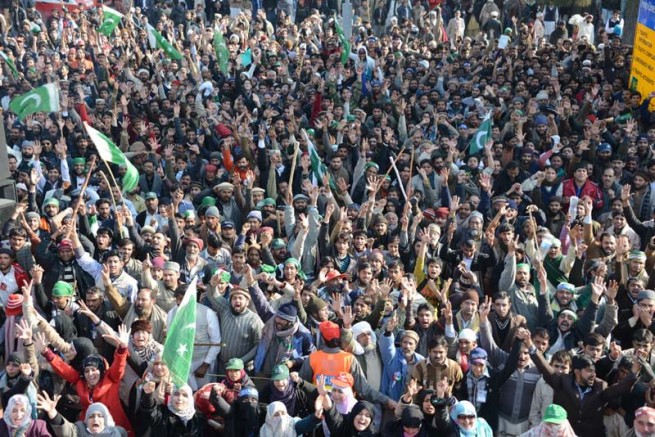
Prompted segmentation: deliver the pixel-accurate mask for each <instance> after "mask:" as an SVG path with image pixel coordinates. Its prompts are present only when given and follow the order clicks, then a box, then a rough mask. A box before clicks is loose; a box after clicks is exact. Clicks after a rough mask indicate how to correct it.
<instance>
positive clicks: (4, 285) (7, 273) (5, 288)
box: [0, 248, 29, 306]
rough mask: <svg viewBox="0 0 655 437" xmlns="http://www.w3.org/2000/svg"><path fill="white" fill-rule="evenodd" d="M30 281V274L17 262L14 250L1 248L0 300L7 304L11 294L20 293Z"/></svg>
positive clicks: (4, 304)
mask: <svg viewBox="0 0 655 437" xmlns="http://www.w3.org/2000/svg"><path fill="white" fill-rule="evenodd" d="M28 282H29V275H28V274H27V272H26V271H25V270H23V268H22V267H21V266H20V265H19V264H18V263H16V262H15V258H14V252H13V251H12V250H11V249H8V248H0V301H1V302H2V305H3V306H6V305H7V299H8V298H9V295H10V294H14V293H20V290H21V288H22V287H23V286H26V285H27V284H28Z"/></svg>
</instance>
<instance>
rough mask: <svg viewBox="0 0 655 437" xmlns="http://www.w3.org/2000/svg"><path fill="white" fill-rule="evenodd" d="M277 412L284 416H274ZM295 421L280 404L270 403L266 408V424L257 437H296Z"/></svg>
mask: <svg viewBox="0 0 655 437" xmlns="http://www.w3.org/2000/svg"><path fill="white" fill-rule="evenodd" d="M277 412H284V414H281V415H278V416H275V413H277ZM296 421H297V420H296V419H295V418H293V417H291V416H289V414H287V409H286V407H285V406H284V404H283V403H282V402H271V403H270V404H269V405H268V407H266V422H264V425H263V426H262V428H261V430H260V431H259V437H296V436H297V435H298V434H297V433H296V428H295V424H296Z"/></svg>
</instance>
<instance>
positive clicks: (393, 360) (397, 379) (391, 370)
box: [378, 333, 423, 401]
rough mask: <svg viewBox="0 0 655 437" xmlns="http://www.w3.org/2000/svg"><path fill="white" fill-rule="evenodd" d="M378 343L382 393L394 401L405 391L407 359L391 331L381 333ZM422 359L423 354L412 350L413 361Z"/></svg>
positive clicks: (416, 361)
mask: <svg viewBox="0 0 655 437" xmlns="http://www.w3.org/2000/svg"><path fill="white" fill-rule="evenodd" d="M378 344H379V346H380V353H381V354H382V362H383V367H384V370H383V371H382V387H381V390H382V393H384V394H385V395H387V396H389V397H390V398H391V399H393V400H394V401H398V400H399V399H400V397H401V396H402V395H403V393H405V386H406V385H407V379H408V377H409V371H408V369H407V367H408V364H407V360H406V359H405V357H404V356H403V354H402V351H401V350H400V348H397V347H396V346H395V344H394V335H393V333H391V334H388V335H387V334H386V333H385V334H383V335H381V336H380V341H379V343H378ZM422 359H423V355H420V354H417V353H416V352H414V362H415V363H418V362H419V361H421V360H422Z"/></svg>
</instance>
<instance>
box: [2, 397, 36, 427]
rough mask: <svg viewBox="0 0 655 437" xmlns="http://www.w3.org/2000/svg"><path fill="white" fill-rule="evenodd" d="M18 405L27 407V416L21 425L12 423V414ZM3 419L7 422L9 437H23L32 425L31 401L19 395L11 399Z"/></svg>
mask: <svg viewBox="0 0 655 437" xmlns="http://www.w3.org/2000/svg"><path fill="white" fill-rule="evenodd" d="M18 405H24V406H25V416H23V419H22V420H21V421H20V423H13V422H12V421H11V412H12V411H14V408H15V407H16V406H18ZM2 418H3V419H4V420H5V424H6V425H7V429H8V430H9V435H11V436H15V437H23V436H24V435H25V433H26V432H27V429H28V428H29V427H30V424H31V423H32V404H30V400H29V399H28V398H27V396H25V395H21V394H18V395H13V396H12V397H10V398H9V401H8V402H7V408H5V412H4V415H3V416H2Z"/></svg>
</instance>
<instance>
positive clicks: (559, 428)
mask: <svg viewBox="0 0 655 437" xmlns="http://www.w3.org/2000/svg"><path fill="white" fill-rule="evenodd" d="M526 434H527V435H528V436H529V437H576V434H575V431H573V428H572V427H571V424H570V423H569V421H568V419H567V420H565V421H564V422H562V423H558V424H554V423H546V422H541V423H540V424H539V425H537V426H535V427H534V428H532V429H531V430H530V431H528V432H527V433H526Z"/></svg>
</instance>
